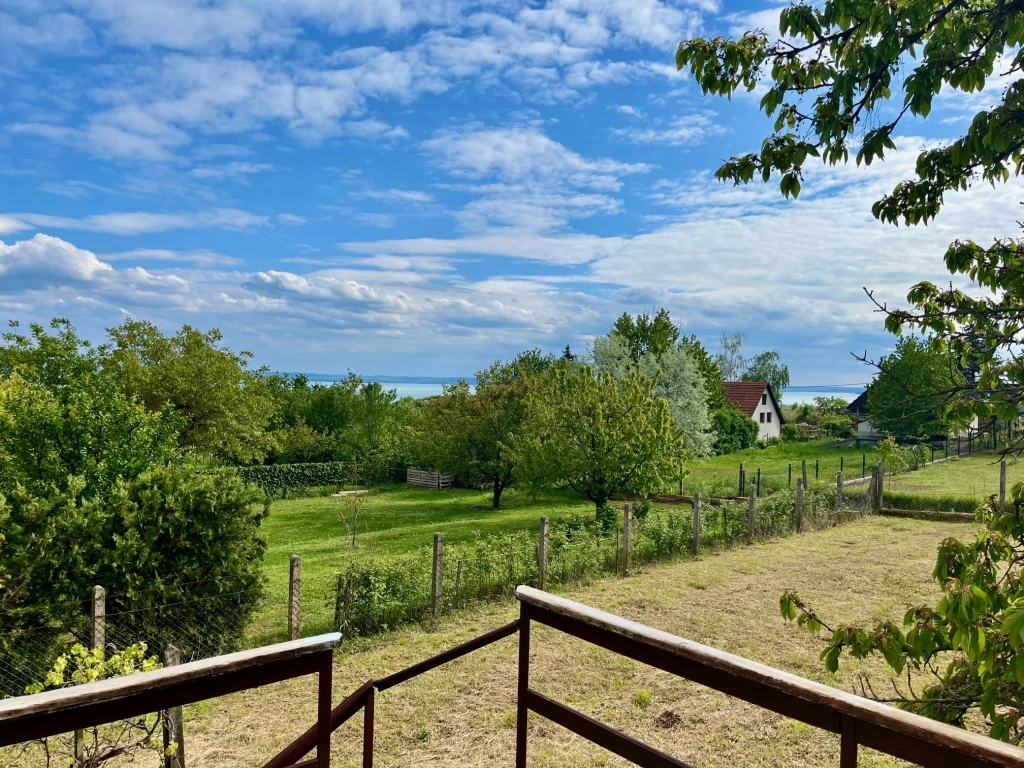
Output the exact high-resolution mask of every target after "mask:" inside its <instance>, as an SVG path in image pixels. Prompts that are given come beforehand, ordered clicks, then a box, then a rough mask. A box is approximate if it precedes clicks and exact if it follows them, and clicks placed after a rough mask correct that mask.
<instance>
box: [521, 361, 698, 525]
mask: <svg viewBox="0 0 1024 768" xmlns="http://www.w3.org/2000/svg"><path fill="white" fill-rule="evenodd" d="M655 383H656V382H655V381H654V380H652V379H650V378H648V377H646V376H644V375H643V374H642V373H641V372H640V371H638V370H636V369H635V368H634V369H632V370H631V371H630V372H629V373H628V374H627V375H626V377H625V378H624V379H623V380H622V381H621V382H617V381H615V379H613V378H612V377H611V375H609V374H607V373H604V372H599V373H597V374H596V375H595V373H594V371H593V370H592V369H591V368H590V367H589V366H575V367H571V368H568V367H556V368H552V369H551V370H550V371H548V372H547V373H546V374H545V375H544V376H543V377H541V379H540V380H539V381H538V383H537V385H536V386H535V387H533V388H532V389H531V392H530V397H529V415H528V417H527V420H526V422H525V423H524V425H523V430H522V432H521V433H520V434H519V435H518V436H517V438H516V440H515V442H514V444H513V445H514V452H515V455H516V457H517V460H518V462H519V466H520V472H521V477H522V479H523V480H525V481H526V483H527V485H529V486H532V487H533V488H541V487H546V486H551V485H554V486H558V487H562V488H571V489H572V490H574V491H576V492H577V493H580V494H582V495H584V496H586V497H587V498H588V499H590V500H591V501H592V502H594V505H595V507H596V508H597V509H600V508H601V506H602V505H603V504H604V503H605V502H607V500H608V499H609V498H610V497H611V495H612V494H613V493H616V492H624V491H634V492H636V493H638V494H641V495H646V494H649V493H653V492H656V491H659V490H660V489H661V488H662V487H664V486H665V485H666V483H667V482H669V481H670V480H672V479H673V478H677V477H679V474H680V472H681V469H682V467H681V464H680V462H681V460H682V458H683V457H684V455H685V451H684V447H683V444H682V438H681V435H680V433H679V430H678V428H677V427H676V426H675V424H674V423H673V422H672V417H671V414H670V412H669V408H668V404H667V403H666V402H665V401H664V400H662V399H660V398H657V397H655V396H654V387H655Z"/></svg>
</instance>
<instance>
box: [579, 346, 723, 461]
mask: <svg viewBox="0 0 1024 768" xmlns="http://www.w3.org/2000/svg"><path fill="white" fill-rule="evenodd" d="M593 359H594V367H595V368H596V369H597V370H598V371H605V372H607V373H610V374H611V375H612V377H613V378H614V379H615V380H616V381H624V380H625V378H626V376H628V374H629V370H630V369H631V368H632V367H634V366H636V367H638V368H639V370H640V371H641V372H642V373H643V374H644V375H645V376H647V377H648V378H650V379H653V380H654V381H655V382H656V383H655V385H654V395H655V397H660V398H663V399H664V400H665V402H667V403H668V408H669V413H671V414H672V420H673V421H674V422H675V424H676V426H677V427H679V429H680V430H681V431H682V435H683V443H684V445H685V446H686V449H687V451H688V452H689V454H690V455H691V456H693V457H699V456H707V455H709V454H710V453H711V452H712V449H713V447H714V442H715V435H714V433H713V432H712V424H711V414H710V412H709V410H708V395H707V390H706V389H705V388H704V380H703V377H702V376H701V373H700V370H699V369H698V368H697V364H696V363H695V362H694V360H693V359H692V358H691V357H690V353H689V352H688V351H687V350H686V349H684V348H681V347H676V346H673V347H669V348H668V349H666V350H664V351H663V352H661V353H655V352H653V351H651V350H650V349H648V351H646V352H644V353H643V354H642V355H641V356H640V359H639V361H637V360H635V359H634V358H633V357H632V353H631V350H630V347H629V345H628V343H627V342H626V340H625V339H623V337H621V336H620V335H619V334H618V332H613V333H610V334H608V335H607V336H598V337H597V338H596V339H594V344H593Z"/></svg>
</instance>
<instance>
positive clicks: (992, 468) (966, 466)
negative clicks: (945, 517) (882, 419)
mask: <svg viewBox="0 0 1024 768" xmlns="http://www.w3.org/2000/svg"><path fill="white" fill-rule="evenodd" d="M999 458H1000V457H999V456H998V455H997V454H991V453H990V454H983V455H975V456H971V457H970V458H961V459H951V460H950V461H944V462H941V463H939V464H933V465H931V466H927V467H922V468H921V469H918V470H916V471H914V472H906V473H903V474H901V475H895V476H893V477H887V478H886V480H885V494H886V497H887V501H886V502H885V504H886V506H892V507H896V508H912V509H917V508H919V507H913V506H912V507H908V506H907V505H906V504H901V501H903V500H904V499H907V500H908V501H910V502H911V503H915V502H918V501H921V502H923V503H924V504H925V505H926V506H927V504H928V502H929V501H937V502H938V501H940V500H941V501H942V503H941V504H939V505H938V506H935V505H932V506H931V507H928V508H935V509H946V508H947V507H948V508H950V509H953V510H956V509H957V508H958V501H960V500H968V499H969V500H973V501H975V502H979V501H983V500H984V499H986V498H988V497H989V496H991V495H992V494H998V493H999ZM1018 482H1024V461H1020V460H1018V459H1013V458H1009V459H1007V461H1006V483H1007V493H1009V489H1010V487H1011V486H1012V485H1013V484H1014V483H1018ZM915 497H916V498H915ZM961 511H973V508H972V509H964V510H961Z"/></svg>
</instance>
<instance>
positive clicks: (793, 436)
mask: <svg viewBox="0 0 1024 768" xmlns="http://www.w3.org/2000/svg"><path fill="white" fill-rule="evenodd" d="M800 436H801V433H800V427H798V426H797V425H796V424H783V425H782V441H783V442H784V443H795V442H797V441H798V440H799V439H800Z"/></svg>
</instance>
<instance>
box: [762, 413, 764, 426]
mask: <svg viewBox="0 0 1024 768" xmlns="http://www.w3.org/2000/svg"><path fill="white" fill-rule="evenodd" d="M761 423H762V424H764V414H763V413H762V414H761Z"/></svg>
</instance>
